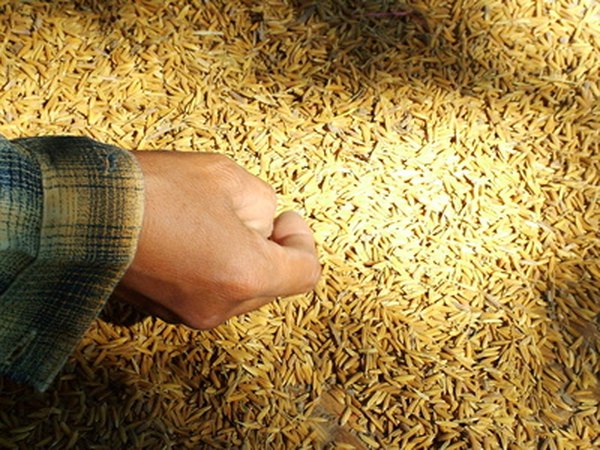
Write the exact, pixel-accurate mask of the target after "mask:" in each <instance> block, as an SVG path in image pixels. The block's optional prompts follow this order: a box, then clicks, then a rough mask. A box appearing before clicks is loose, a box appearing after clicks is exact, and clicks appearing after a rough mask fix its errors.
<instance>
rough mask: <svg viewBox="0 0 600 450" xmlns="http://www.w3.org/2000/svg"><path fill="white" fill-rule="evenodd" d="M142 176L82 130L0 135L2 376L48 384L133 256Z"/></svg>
mask: <svg viewBox="0 0 600 450" xmlns="http://www.w3.org/2000/svg"><path fill="white" fill-rule="evenodd" d="M142 209H143V178H142V173H141V170H140V168H139V166H138V165H137V163H136V161H135V158H134V157H133V155H132V154H131V153H129V152H126V151H124V150H121V149H118V148H115V147H111V146H108V145H104V144H100V143H98V142H95V141H93V140H91V139H87V138H79V137H40V138H26V139H17V140H14V141H8V140H6V139H4V138H2V137H0V375H6V376H8V377H10V378H12V379H15V380H17V381H21V382H25V383H28V384H32V385H33V386H35V387H36V388H37V389H39V390H42V391H43V390H45V389H46V388H47V387H48V385H49V384H50V383H51V382H52V380H53V378H54V377H55V376H56V374H57V373H58V371H59V370H60V369H61V367H62V366H63V364H64V362H65V360H66V359H67V357H68V356H69V354H70V353H71V352H72V351H73V349H74V347H75V346H76V344H77V342H78V341H79V339H80V338H81V336H82V335H83V334H84V333H85V331H86V330H87V328H88V327H89V325H90V323H91V321H92V320H93V319H94V318H95V317H96V315H97V314H98V312H99V310H100V309H101V308H102V306H103V305H104V302H105V300H106V299H107V298H108V297H109V296H110V294H111V292H112V290H113V289H114V287H115V286H116V284H117V283H118V281H119V280H120V278H121V277H122V276H123V274H124V272H125V270H126V269H127V267H128V265H129V264H130V262H131V261H132V259H133V255H134V253H135V249H136V244H137V238H138V235H139V231H140V228H141V223H142V212H143V211H142Z"/></svg>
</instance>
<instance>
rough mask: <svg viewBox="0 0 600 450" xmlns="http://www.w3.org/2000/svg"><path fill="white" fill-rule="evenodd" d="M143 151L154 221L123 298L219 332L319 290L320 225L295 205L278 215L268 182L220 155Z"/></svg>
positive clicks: (120, 292) (149, 221)
mask: <svg viewBox="0 0 600 450" xmlns="http://www.w3.org/2000/svg"><path fill="white" fill-rule="evenodd" d="M133 153H134V155H135V156H136V158H137V159H138V161H139V163H140V166H141V168H142V172H143V174H144V183H145V210H144V220H143V226H142V232H141V235H140V238H139V243H138V249H137V252H136V255H135V258H134V261H133V263H132V264H131V266H130V267H129V269H128V271H127V272H126V274H125V276H124V277H123V279H122V280H121V283H120V284H119V286H118V287H117V290H116V295H117V297H120V298H123V299H125V300H126V301H128V302H129V303H132V304H134V305H136V306H138V307H140V308H141V309H143V310H146V311H147V312H149V313H151V314H153V315H156V316H159V317H161V318H163V319H165V320H166V321H169V322H182V323H184V324H186V325H188V326H190V327H193V328H198V329H210V328H213V327H215V326H217V325H219V324H220V323H222V322H223V321H225V320H227V319H228V318H230V317H232V316H235V315H238V314H243V313H245V312H248V311H251V310H254V309H256V308H259V307H260V306H262V305H264V304H266V303H268V302H269V301H271V300H273V298H274V297H276V296H289V295H294V294H299V293H302V292H306V291H309V290H310V289H312V288H313V287H314V285H315V284H316V282H317V280H318V278H319V276H320V273H321V266H320V264H319V262H318V259H317V253H316V249H315V242H314V238H313V235H312V232H311V231H310V228H309V227H308V225H307V224H306V222H305V221H304V219H302V217H300V216H299V215H298V214H296V213H294V212H285V213H283V214H281V215H280V216H279V217H277V218H274V216H275V208H276V197H275V193H274V191H273V189H272V188H271V187H270V186H269V185H268V184H266V183H265V182H263V181H261V180H260V179H258V178H256V177H254V176H253V175H251V174H250V173H248V172H246V171H245V170H244V169H242V168H241V167H240V166H238V165H237V164H235V163H234V162H233V161H231V160H230V159H228V158H226V157H224V156H221V155H217V154H210V153H177V152H133Z"/></svg>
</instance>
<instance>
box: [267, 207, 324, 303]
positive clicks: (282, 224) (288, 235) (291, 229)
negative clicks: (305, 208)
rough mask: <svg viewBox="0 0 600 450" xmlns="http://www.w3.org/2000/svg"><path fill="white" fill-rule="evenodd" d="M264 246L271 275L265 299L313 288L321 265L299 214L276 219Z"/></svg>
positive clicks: (309, 231) (307, 227) (286, 213)
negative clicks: (269, 296) (268, 296)
mask: <svg viewBox="0 0 600 450" xmlns="http://www.w3.org/2000/svg"><path fill="white" fill-rule="evenodd" d="M267 243H268V246H269V248H268V253H269V254H270V258H269V259H270V261H271V265H272V267H271V273H272V275H273V276H272V278H271V282H270V283H269V285H270V289H269V292H268V293H266V294H267V295H271V296H287V295H295V294H300V293H302V292H307V291H309V290H311V289H312V288H313V287H314V286H315V284H316V283H317V281H318V280H319V277H320V275H321V265H320V264H319V260H318V258H317V250H316V246H315V239H314V237H313V233H312V231H311V230H310V228H309V226H308V224H307V223H306V222H305V220H304V219H303V218H302V217H301V216H300V215H299V214H297V213H295V212H291V211H288V212H285V213H283V214H281V215H280V216H279V217H277V218H276V219H275V222H274V224H273V233H272V234H271V238H270V240H269V241H267Z"/></svg>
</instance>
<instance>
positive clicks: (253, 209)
mask: <svg viewBox="0 0 600 450" xmlns="http://www.w3.org/2000/svg"><path fill="white" fill-rule="evenodd" d="M247 175H248V176H247V177H244V178H245V181H246V183H245V186H244V188H243V189H242V190H241V192H239V193H238V195H236V196H235V198H234V211H235V213H236V215H237V216H238V217H239V218H240V220H241V221H242V223H243V224H244V225H245V226H246V227H248V228H250V229H251V230H254V231H256V232H257V233H258V234H259V235H260V236H262V237H263V238H265V239H266V238H268V237H269V236H271V233H272V232H273V218H274V217H275V210H276V209H277V196H276V195H275V191H274V190H273V188H272V187H271V186H269V185H268V184H267V183H265V182H264V181H262V180H261V179H259V178H257V177H255V176H254V175H250V174H249V173H248V174H247Z"/></svg>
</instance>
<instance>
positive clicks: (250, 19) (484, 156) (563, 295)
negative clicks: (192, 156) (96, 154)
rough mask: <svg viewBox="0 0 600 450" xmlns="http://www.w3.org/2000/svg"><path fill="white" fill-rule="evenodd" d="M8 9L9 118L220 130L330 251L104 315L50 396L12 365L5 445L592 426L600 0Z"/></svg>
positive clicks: (295, 1) (222, 148)
mask: <svg viewBox="0 0 600 450" xmlns="http://www.w3.org/2000/svg"><path fill="white" fill-rule="evenodd" d="M0 24H1V25H0V26H1V28H0V30H1V33H0V86H2V89H1V91H0V134H3V135H4V136H6V137H9V138H12V137H19V136H33V135H43V134H78V135H87V136H91V137H93V138H95V139H98V140H100V141H103V142H108V143H111V144H115V145H119V146H121V147H124V148H127V149H147V150H153V149H169V150H178V151H212V152H220V153H224V154H227V155H229V156H231V157H232V158H234V159H235V160H236V161H237V162H238V163H240V164H241V165H243V166H244V167H246V168H247V169H248V170H249V171H251V172H252V173H254V174H257V175H259V176H261V177H262V178H263V179H265V180H267V181H268V182H270V183H271V184H272V185H273V186H274V187H275V189H276V190H277V192H278V193H279V195H280V200H281V205H280V206H281V210H283V209H288V208H293V209H296V210H299V211H301V212H302V213H303V214H304V215H305V216H306V217H307V218H308V219H309V221H310V224H311V226H312V227H313V229H314V231H315V234H316V237H317V240H318V243H319V249H320V254H321V260H322V263H323V266H324V273H323V277H322V280H321V282H320V284H319V286H318V288H317V289H316V291H315V292H314V293H311V294H309V295H305V296H301V297H297V298H293V299H283V300H279V301H277V302H275V303H274V304H272V305H270V306H268V307H265V308H263V309H261V310H259V311H257V312H254V313H252V314H248V315H246V316H243V317H241V318H239V319H234V320H230V321H229V322H228V323H226V324H225V325H222V326H220V327H219V328H217V329H215V330H213V331H210V332H196V331H192V330H189V329H186V328H185V327H182V326H172V325H167V324H165V323H163V322H161V321H160V320H154V319H152V318H145V319H144V320H142V321H141V322H138V323H136V324H133V325H123V324H112V323H110V322H106V321H105V320H101V319H100V320H98V321H96V322H95V323H94V324H93V325H92V327H91V329H90V330H89V332H88V333H87V335H86V336H85V338H84V339H83V340H82V341H81V345H80V346H79V348H78V349H77V351H76V352H75V353H74V355H73V357H72V358H71V359H70V361H69V363H68V364H67V366H66V367H65V369H64V370H63V372H62V373H61V375H60V376H59V378H58V379H57V381H56V382H55V383H54V384H53V386H52V387H51V388H50V389H49V391H48V392H47V393H45V394H39V393H35V392H34V391H33V390H31V389H29V388H25V387H22V386H18V385H15V384H14V383H11V382H9V381H1V382H0V447H7V448H24V449H32V448H61V449H63V448H82V449H83V448H85V449H94V448H98V449H100V448H105V449H116V448H127V449H132V448H144V449H146V448H148V449H161V448H244V449H269V448H270V449H280V448H306V449H308V448H339V449H350V448H381V449H394V448H398V449H413V448H419V449H425V448H442V449H471V448H472V449H478V448H486V449H499V448H510V449H520V448H530V449H570V448H579V449H591V448H599V447H600V438H599V435H600V412H599V410H598V404H599V402H600V381H599V373H600V357H599V351H600V235H599V232H600V227H599V220H600V151H599V150H600V149H599V142H600V135H599V133H600V132H599V129H600V56H599V55H600V5H599V3H598V2H597V1H595V0H531V1H521V0H519V1H517V0H503V1H501V0H455V1H443V0H415V1H409V2H407V3H400V2H397V1H391V0H387V1H386V0H374V1H367V0H363V1H358V0H339V1H335V0H323V1H320V0H311V1H303V0H287V1H286V0H261V1H258V0H214V1H212V0H205V1H161V0H138V1H136V0H106V1H101V0H97V1H96V0H71V1H65V0H62V1H53V2H45V1H14V0H11V1H6V0H4V1H2V0H0ZM189 263H190V264H202V263H203V261H190V262H189ZM118 310H119V309H118V308H117V311H118ZM109 315H110V314H109ZM113 316H115V314H113ZM36 446H37V447H36Z"/></svg>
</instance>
